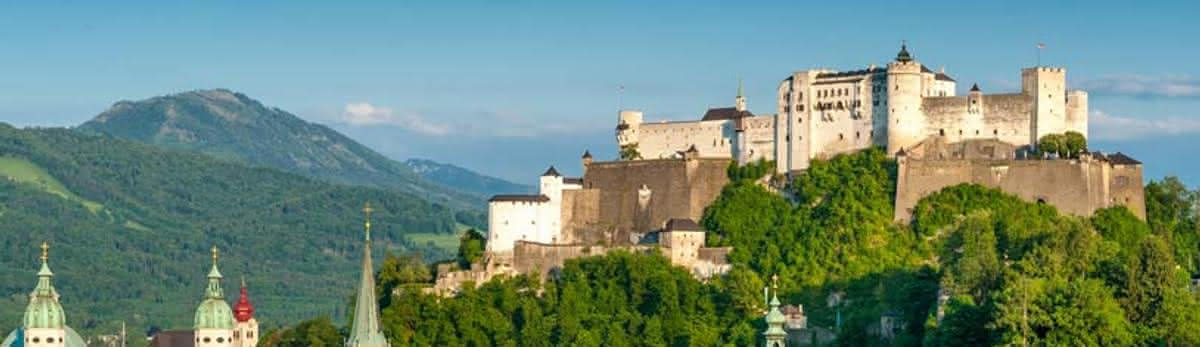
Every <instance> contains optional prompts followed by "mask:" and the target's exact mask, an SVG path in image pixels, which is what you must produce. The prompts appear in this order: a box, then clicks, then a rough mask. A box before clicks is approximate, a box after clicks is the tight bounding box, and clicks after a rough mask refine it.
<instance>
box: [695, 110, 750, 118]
mask: <svg viewBox="0 0 1200 347" xmlns="http://www.w3.org/2000/svg"><path fill="white" fill-rule="evenodd" d="M741 117H754V114H753V113H750V111H738V110H737V108H735V107H722V108H710V109H708V112H704V118H701V120H725V119H736V118H741Z"/></svg>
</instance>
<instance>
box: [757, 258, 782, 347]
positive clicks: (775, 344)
mask: <svg viewBox="0 0 1200 347" xmlns="http://www.w3.org/2000/svg"><path fill="white" fill-rule="evenodd" d="M772 282H773V283H772V284H771V287H773V288H772V289H774V292H775V293H773V294H771V302H770V304H769V305H770V306H771V310H770V311H768V312H767V315H766V317H764V318H763V319H764V320H765V321H766V323H767V331H765V332H763V337H764V339H765V340H766V344H765V345H764V346H766V347H784V346H785V345H786V344H787V331H786V330H783V325H784V324H785V323H787V317H784V316H783V312H780V311H779V285H778V283H779V275H775V276H772Z"/></svg>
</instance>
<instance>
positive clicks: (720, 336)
mask: <svg viewBox="0 0 1200 347" xmlns="http://www.w3.org/2000/svg"><path fill="white" fill-rule="evenodd" d="M769 165H770V164H769V163H767V162H763V163H756V164H753V165H749V166H746V167H740V168H736V167H735V168H731V169H730V171H729V175H730V177H731V178H732V180H731V182H730V184H729V185H728V186H726V187H725V189H724V191H723V192H722V194H721V195H720V197H719V198H718V199H717V201H716V202H714V203H713V204H712V205H711V206H709V207H708V209H707V210H706V212H705V216H704V218H703V224H704V225H705V226H706V227H707V228H708V229H709V230H711V232H710V234H709V240H708V242H710V243H711V244H714V245H720V246H732V247H734V251H733V252H732V253H731V254H730V261H731V262H732V263H733V264H734V268H733V270H732V271H730V272H729V273H728V274H726V275H725V276H723V277H720V278H716V279H714V280H712V281H711V282H709V283H702V282H699V281H697V280H695V279H694V278H692V277H691V276H690V275H689V274H688V273H687V271H685V270H684V269H682V268H678V267H672V266H670V264H669V263H668V262H667V260H666V259H663V258H662V257H661V256H659V255H657V254H649V255H646V254H632V253H624V252H618V253H615V254H609V255H607V256H601V257H592V258H582V259H575V260H572V261H569V262H568V263H567V265H566V266H565V267H564V268H563V269H561V271H559V272H557V273H556V274H555V275H554V276H553V277H552V278H549V279H547V280H546V281H545V282H544V283H543V282H542V281H540V280H538V279H536V278H528V277H524V276H521V277H517V278H510V279H504V280H498V281H497V280H493V281H491V282H489V283H486V284H483V285H482V286H480V287H478V288H467V289H465V290H464V291H463V292H462V293H460V294H459V295H457V296H455V297H453V298H437V297H433V296H430V295H426V294H422V292H421V290H420V286H419V285H413V286H399V287H397V286H394V285H392V286H385V285H383V283H385V280H383V279H384V278H390V277H394V275H390V274H386V273H394V272H396V271H393V270H385V271H386V272H385V273H381V274H380V277H381V281H380V282H381V287H384V288H385V290H384V291H383V292H384V293H387V292H391V296H392V298H390V299H383V298H381V301H386V304H385V305H384V307H385V308H384V310H383V316H384V318H383V319H384V326H385V328H386V330H387V333H388V334H389V336H390V337H391V338H392V339H393V343H394V344H397V345H406V344H411V345H465V346H515V345H520V346H557V345H571V346H600V345H604V346H651V345H654V346H665V345H670V346H711V345H732V346H750V345H757V344H761V342H762V341H761V339H760V336H761V335H760V333H761V331H762V329H763V326H762V321H761V315H762V313H763V311H762V310H763V308H764V302H763V298H762V288H763V287H764V285H766V284H767V283H766V282H767V281H766V280H765V279H767V278H770V277H771V276H772V275H775V274H778V275H779V276H780V279H779V285H780V289H781V291H782V295H781V298H780V299H781V300H783V301H784V302H785V303H791V304H803V305H804V309H805V312H806V314H807V315H808V325H809V327H810V328H819V329H827V330H830V331H834V332H836V333H838V339H837V341H836V343H837V344H839V345H845V346H863V345H930V346H977V345H1016V344H1029V345H1063V344H1066V345H1098V346H1127V345H1162V344H1166V345H1178V346H1183V345H1197V344H1200V332H1198V331H1197V329H1195V328H1194V327H1196V326H1200V310H1198V308H1200V300H1198V298H1197V296H1196V294H1195V293H1194V292H1193V291H1191V290H1189V287H1188V277H1189V275H1190V274H1191V273H1192V272H1191V271H1192V270H1191V268H1190V267H1183V266H1177V264H1179V263H1180V262H1181V261H1182V260H1187V259H1195V258H1194V254H1195V253H1189V252H1192V251H1190V250H1187V249H1184V250H1181V248H1186V247H1181V246H1190V247H1195V246H1196V245H1195V244H1194V241H1186V240H1184V239H1185V238H1186V237H1188V235H1194V231H1195V229H1194V228H1195V225H1194V223H1195V222H1194V221H1195V220H1196V216H1195V213H1196V211H1195V195H1196V194H1195V193H1194V192H1191V191H1188V190H1187V189H1184V188H1182V185H1178V184H1176V183H1174V182H1175V181H1174V180H1167V181H1164V182H1153V183H1151V184H1150V185H1149V186H1148V187H1147V205H1148V206H1150V208H1149V209H1148V212H1149V217H1148V218H1149V223H1147V222H1145V221H1142V220H1140V219H1138V218H1137V217H1136V216H1134V214H1133V213H1131V212H1130V211H1128V210H1127V209H1125V208H1124V207H1117V208H1109V209H1103V210H1100V211H1097V212H1096V213H1095V214H1094V215H1093V216H1091V217H1089V218H1083V217H1076V216H1068V215H1063V214H1060V213H1059V212H1058V211H1057V210H1056V209H1055V208H1054V207H1052V206H1049V205H1045V204H1037V203H1029V202H1025V201H1022V200H1020V199H1018V198H1016V197H1013V196H1011V195H1008V194H1005V193H1003V192H1001V191H999V190H995V189H989V188H985V187H981V186H978V185H957V186H952V187H949V188H946V189H944V190H942V191H940V192H937V193H935V194H932V195H930V196H928V197H926V198H924V199H922V200H921V201H920V202H919V203H918V204H917V206H916V207H915V209H914V214H913V220H912V222H911V223H910V224H908V225H900V224H896V223H894V222H893V221H892V211H893V205H892V198H893V194H894V191H895V188H894V185H895V183H894V182H895V180H894V175H895V174H894V172H895V171H894V170H895V169H894V164H893V163H892V162H891V161H890V160H888V159H887V158H886V157H885V156H884V155H883V153H882V151H879V150H870V151H863V152H860V153H856V154H852V155H843V156H838V157H835V158H832V159H830V160H817V161H814V162H813V164H812V167H811V168H810V169H809V170H808V171H807V172H806V173H804V174H803V175H801V176H800V177H798V178H797V179H796V181H795V182H793V183H792V185H791V187H790V188H788V189H786V190H784V191H773V190H772V189H771V188H768V187H764V186H762V185H761V183H760V182H759V180H758V179H757V178H759V177H761V175H762V174H763V172H770V171H771V170H770V169H769ZM764 167H766V168H768V169H766V170H764ZM1189 231H1190V232H1192V233H1193V234H1188V232H1189ZM464 240H466V241H470V240H469V239H464ZM1180 240H1184V241H1180ZM1188 242H1193V243H1190V244H1189V243H1188ZM467 248H471V247H465V248H464V249H467ZM414 259H415V258H414ZM404 266H409V267H420V265H419V264H408V265H404ZM385 268H387V267H386V266H385ZM410 277H411V276H410ZM414 281H415V280H414ZM392 282H395V281H392ZM389 283H390V282H389ZM395 288H399V289H395ZM883 315H889V316H892V317H897V318H898V319H899V321H898V322H899V323H900V324H899V326H898V327H897V330H896V331H894V333H895V337H894V338H892V339H890V340H884V339H882V338H881V337H880V334H879V333H878V332H879V329H880V327H881V316H883Z"/></svg>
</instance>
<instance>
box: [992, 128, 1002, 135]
mask: <svg viewBox="0 0 1200 347" xmlns="http://www.w3.org/2000/svg"><path fill="white" fill-rule="evenodd" d="M992 135H1000V130H996V129H993V130H992Z"/></svg>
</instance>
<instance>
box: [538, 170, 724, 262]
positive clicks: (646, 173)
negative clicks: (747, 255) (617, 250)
mask: <svg viewBox="0 0 1200 347" xmlns="http://www.w3.org/2000/svg"><path fill="white" fill-rule="evenodd" d="M730 162H731V159H713V158H696V159H660V160H633V161H614V162H594V163H591V164H588V165H586V166H585V173H584V177H583V187H584V189H582V190H579V191H565V192H564V198H563V201H564V205H563V211H564V212H563V213H564V218H563V226H564V227H563V236H562V239H563V240H569V241H570V242H582V243H588V244H597V243H609V244H622V243H627V242H629V240H630V237H629V235H631V234H633V233H646V232H649V231H650V230H651V229H654V228H659V227H662V225H663V223H665V222H666V221H667V220H668V219H671V218H688V219H691V220H700V218H701V217H702V216H703V213H704V208H705V207H707V206H708V205H709V204H710V203H712V201H713V200H716V198H717V196H718V195H720V194H721V189H722V188H723V187H724V186H725V184H726V183H728V182H729V178H728V177H727V176H726V172H725V170H726V168H727V167H728V166H729V163H730ZM643 186H644V187H645V190H648V191H649V198H648V200H647V201H644V202H643V203H639V191H642V190H643ZM598 234H600V235H598Z"/></svg>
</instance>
